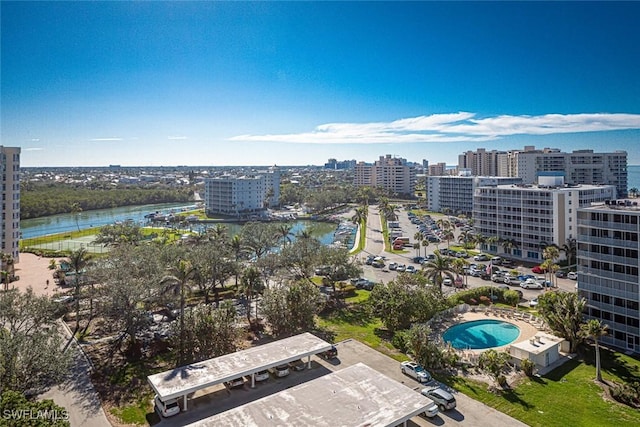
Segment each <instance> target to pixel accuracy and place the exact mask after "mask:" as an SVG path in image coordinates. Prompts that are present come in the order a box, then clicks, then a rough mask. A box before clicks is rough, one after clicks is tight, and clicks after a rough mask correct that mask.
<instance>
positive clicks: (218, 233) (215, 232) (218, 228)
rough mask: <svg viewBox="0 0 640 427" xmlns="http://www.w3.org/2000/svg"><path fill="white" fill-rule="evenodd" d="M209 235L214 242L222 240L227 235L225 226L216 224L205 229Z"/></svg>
mask: <svg viewBox="0 0 640 427" xmlns="http://www.w3.org/2000/svg"><path fill="white" fill-rule="evenodd" d="M207 231H208V232H209V233H210V235H211V237H210V239H211V240H213V241H216V242H224V241H225V240H226V239H227V238H228V237H229V235H228V234H227V231H228V229H227V226H226V225H224V224H220V223H218V224H216V225H215V227H213V228H210V229H209V230H207Z"/></svg>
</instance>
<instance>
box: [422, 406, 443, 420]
mask: <svg viewBox="0 0 640 427" xmlns="http://www.w3.org/2000/svg"><path fill="white" fill-rule="evenodd" d="M439 412H440V411H439V410H438V405H436V403H435V402H434V403H433V404H432V405H431V406H428V407H427V409H426V410H425V411H424V416H425V417H427V418H433V417H435V416H436V415H438V413H439Z"/></svg>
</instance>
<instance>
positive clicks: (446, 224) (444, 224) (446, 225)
mask: <svg viewBox="0 0 640 427" xmlns="http://www.w3.org/2000/svg"><path fill="white" fill-rule="evenodd" d="M436 224H437V225H438V227H440V228H441V229H442V230H443V231H446V230H449V229H450V228H451V221H449V220H448V219H445V218H440V219H439V220H437V221H436Z"/></svg>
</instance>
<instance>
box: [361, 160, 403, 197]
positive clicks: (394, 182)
mask: <svg viewBox="0 0 640 427" xmlns="http://www.w3.org/2000/svg"><path fill="white" fill-rule="evenodd" d="M415 183H416V170H415V168H414V167H413V166H410V165H408V164H407V160H406V159H402V158H399V157H392V156H391V154H387V155H386V156H380V159H379V160H376V161H375V163H374V164H370V163H365V162H359V163H358V164H356V167H355V175H354V184H355V185H356V186H371V187H382V188H384V189H386V190H389V191H391V192H393V193H397V194H413V191H414V189H415Z"/></svg>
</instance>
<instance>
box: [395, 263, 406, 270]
mask: <svg viewBox="0 0 640 427" xmlns="http://www.w3.org/2000/svg"><path fill="white" fill-rule="evenodd" d="M406 269H407V266H406V265H404V264H398V266H397V267H396V271H399V272H403V271H405V270H406Z"/></svg>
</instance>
